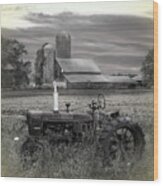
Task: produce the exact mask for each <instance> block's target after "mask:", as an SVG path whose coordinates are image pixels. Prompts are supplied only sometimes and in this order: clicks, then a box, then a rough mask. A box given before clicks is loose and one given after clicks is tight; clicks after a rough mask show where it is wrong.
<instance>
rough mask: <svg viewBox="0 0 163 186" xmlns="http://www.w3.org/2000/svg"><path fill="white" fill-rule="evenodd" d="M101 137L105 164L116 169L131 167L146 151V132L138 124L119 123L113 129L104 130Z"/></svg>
mask: <svg viewBox="0 0 163 186" xmlns="http://www.w3.org/2000/svg"><path fill="white" fill-rule="evenodd" d="M99 139H100V146H101V148H102V152H103V163H104V165H109V166H113V167H115V169H116V168H117V169H118V168H125V167H130V166H131V165H133V164H134V162H135V161H136V160H139V159H140V158H141V156H142V153H143V151H144V146H145V140H144V134H143V131H142V129H141V128H140V126H139V125H138V124H130V123H129V122H127V123H118V124H117V125H115V126H113V129H112V130H109V131H106V130H105V131H102V134H101V137H100V138H99Z"/></svg>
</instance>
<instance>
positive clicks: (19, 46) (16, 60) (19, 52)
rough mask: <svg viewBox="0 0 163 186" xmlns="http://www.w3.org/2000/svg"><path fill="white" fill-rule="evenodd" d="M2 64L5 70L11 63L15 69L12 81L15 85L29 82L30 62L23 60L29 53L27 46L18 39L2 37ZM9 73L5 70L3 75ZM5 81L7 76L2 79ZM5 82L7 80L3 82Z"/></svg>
mask: <svg viewBox="0 0 163 186" xmlns="http://www.w3.org/2000/svg"><path fill="white" fill-rule="evenodd" d="M1 43H2V45H1V46H2V47H1V52H2V55H1V64H2V70H5V68H6V66H7V65H10V67H12V69H13V77H11V78H10V79H11V81H12V84H13V86H15V87H19V86H21V85H22V84H24V83H26V84H28V83H29V79H28V73H29V66H30V62H29V61H27V62H25V61H23V57H24V55H25V54H27V51H26V49H25V46H24V44H23V43H20V42H19V41H17V40H16V39H7V38H4V37H2V38H1ZM5 75H7V74H6V73H5V72H4V73H3V76H5ZM3 80H4V81H5V77H2V81H3ZM3 83H5V82H3Z"/></svg>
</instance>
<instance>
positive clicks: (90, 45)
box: [1, 0, 153, 74]
mask: <svg viewBox="0 0 163 186" xmlns="http://www.w3.org/2000/svg"><path fill="white" fill-rule="evenodd" d="M1 27H2V35H3V36H5V37H11V38H16V39H17V40H19V41H21V42H23V43H24V44H25V45H26V48H27V50H28V55H27V58H29V60H31V61H34V60H35V58H36V51H37V49H38V48H39V47H41V45H42V44H44V43H45V42H50V43H51V44H53V45H54V46H55V35H56V34H57V33H58V32H60V31H62V30H64V31H67V32H69V33H70V34H71V37H72V56H73V57H81V58H92V59H93V60H94V61H95V63H96V64H97V65H98V66H99V67H100V69H101V70H102V72H103V73H104V74H110V73H118V72H122V73H139V72H140V68H141V64H142V61H143V60H144V56H145V55H146V54H147V52H148V50H149V49H151V48H153V1H151V0H143V1H132V2H129V1H123V2H122V1H121V2H94V3H92V2H91V3H55V4H24V5H23V4H22V5H20V4H19V5H3V6H2V7H1Z"/></svg>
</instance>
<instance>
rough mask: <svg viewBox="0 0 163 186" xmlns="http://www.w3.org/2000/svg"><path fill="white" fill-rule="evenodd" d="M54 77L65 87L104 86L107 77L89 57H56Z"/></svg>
mask: <svg viewBox="0 0 163 186" xmlns="http://www.w3.org/2000/svg"><path fill="white" fill-rule="evenodd" d="M55 63H56V65H55V67H54V68H55V69H56V70H55V79H56V80H58V81H64V82H65V85H66V87H67V88H77V89H79V88H88V89H89V88H90V89H92V88H104V87H105V86H106V84H107V78H106V77H105V76H104V75H102V73H101V70H100V69H99V67H98V66H97V65H96V64H95V63H94V61H93V60H91V59H81V58H56V61H55Z"/></svg>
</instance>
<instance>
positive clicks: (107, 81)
mask: <svg viewBox="0 0 163 186" xmlns="http://www.w3.org/2000/svg"><path fill="white" fill-rule="evenodd" d="M35 67H36V68H35V72H36V80H37V79H38V80H39V81H38V82H39V83H40V84H41V83H43V85H48V84H49V85H50V86H51V85H52V81H53V80H56V81H58V82H59V83H60V84H62V85H63V84H64V87H66V88H77V89H80V88H81V89H84V88H90V89H93V88H134V87H135V86H136V81H135V80H133V79H131V78H129V77H128V76H105V75H103V74H102V72H101V70H100V69H99V67H98V66H97V65H96V64H95V62H94V61H93V60H92V59H85V58H83V59H82V58H73V57H71V36H70V35H69V34H67V33H65V32H61V33H59V34H57V35H56V44H55V49H54V47H53V46H52V45H51V44H49V43H45V44H43V45H42V47H41V48H40V49H39V50H38V51H37V57H36V63H35Z"/></svg>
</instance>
